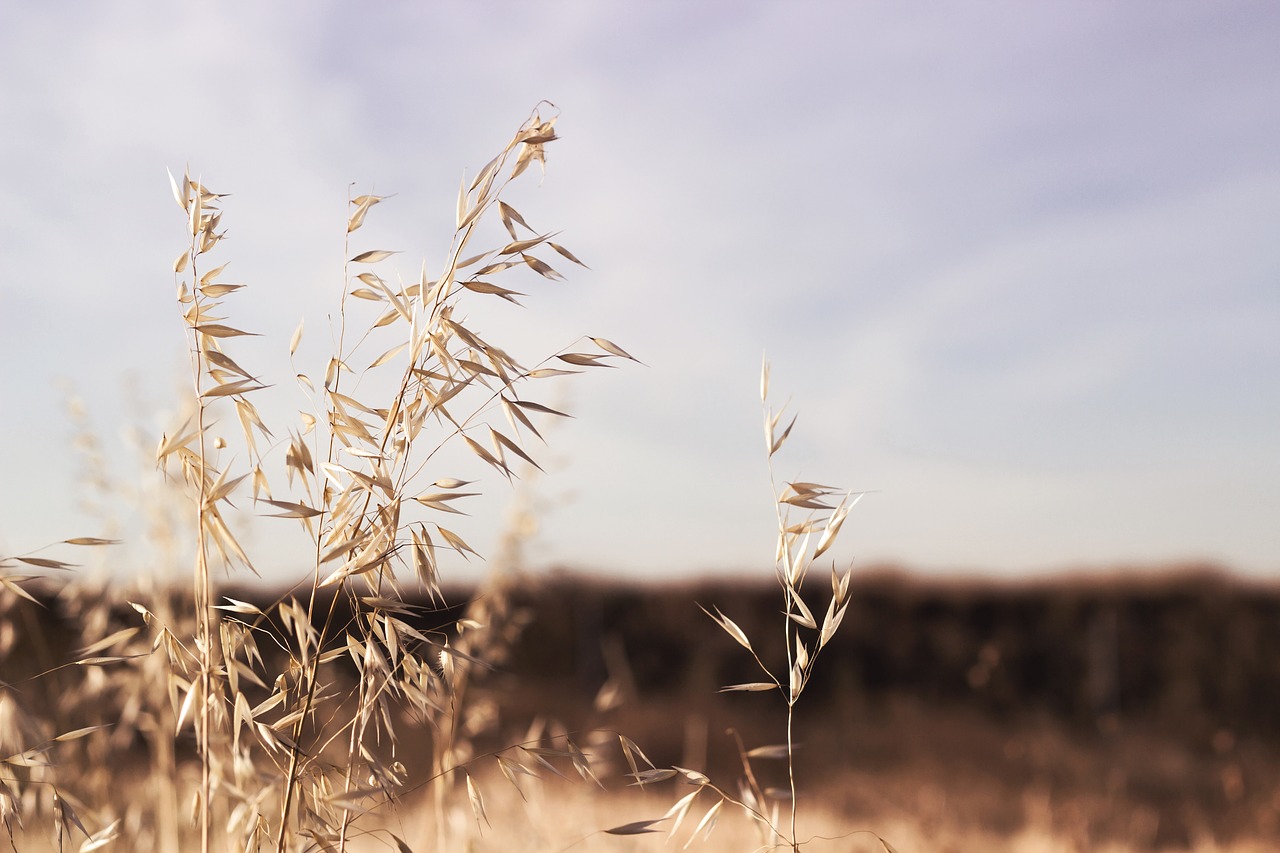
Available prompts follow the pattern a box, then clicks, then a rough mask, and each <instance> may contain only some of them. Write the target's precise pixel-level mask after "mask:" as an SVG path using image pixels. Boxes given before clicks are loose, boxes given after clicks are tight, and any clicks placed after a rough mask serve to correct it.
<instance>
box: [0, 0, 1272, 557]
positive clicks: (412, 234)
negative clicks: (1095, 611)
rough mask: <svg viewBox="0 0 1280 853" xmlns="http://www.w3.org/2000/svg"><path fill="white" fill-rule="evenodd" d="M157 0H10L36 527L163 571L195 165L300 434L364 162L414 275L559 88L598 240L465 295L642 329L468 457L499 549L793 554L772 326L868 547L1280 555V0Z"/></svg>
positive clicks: (779, 371) (991, 553)
mask: <svg viewBox="0 0 1280 853" xmlns="http://www.w3.org/2000/svg"><path fill="white" fill-rule="evenodd" d="M164 12H165V14H157V7H156V6H155V4H152V3H144V2H133V1H132V0H103V2H95V3H47V4H35V5H31V4H27V5H24V6H19V5H18V4H8V5H6V6H4V7H3V9H0V79H3V81H4V83H3V86H0V127H3V128H4V132H3V133H2V134H0V364H2V365H3V367H2V368H0V429H2V430H3V431H2V432H0V438H2V440H0V554H8V555H13V554H21V553H30V552H33V551H35V550H36V549H38V548H41V547H42V546H44V545H46V544H48V543H50V542H55V541H57V540H60V539H64V538H67V537H70V536H89V535H106V534H111V535H119V536H120V537H121V538H124V539H126V540H127V541H126V544H125V545H122V546H121V548H120V549H119V550H117V551H115V552H113V554H112V556H110V557H109V558H108V559H109V561H113V562H112V569H113V570H114V571H115V572H116V573H117V574H120V575H128V574H130V573H131V572H134V571H142V570H144V569H148V568H149V569H150V570H161V571H163V570H164V569H159V568H158V567H157V566H156V565H154V563H155V562H156V561H163V560H164V559H166V558H164V557H162V556H159V555H160V554H161V552H160V551H158V550H157V549H155V548H152V549H151V550H147V549H146V548H145V547H142V546H143V545H145V543H139V542H138V541H137V540H139V539H145V538H146V536H148V535H149V534H147V532H146V527H147V523H146V522H145V521H144V520H142V519H143V517H144V516H145V515H146V512H147V511H146V509H145V507H146V505H147V504H146V501H147V498H145V497H144V496H145V495H147V494H151V495H152V498H150V500H152V501H153V502H154V501H155V500H156V498H155V494H156V493H157V492H156V489H157V486H156V479H157V477H158V476H159V475H158V474H157V473H156V472H155V471H154V470H152V468H151V467H150V465H149V463H148V462H147V460H145V459H142V458H140V455H139V454H138V453H137V452H136V451H135V449H134V447H133V443H134V441H135V440H134V439H133V438H131V436H136V435H143V436H145V439H144V440H143V442H142V443H143V444H144V445H146V447H147V449H148V450H149V449H150V448H151V447H154V441H155V438H156V437H157V436H158V435H159V433H160V432H161V431H163V430H166V429H172V428H173V426H174V424H175V418H176V417H177V414H176V413H177V411H178V407H179V398H180V395H181V394H182V389H183V388H184V387H185V385H184V383H187V382H189V373H188V367H187V362H186V352H185V349H184V339H183V327H182V323H181V320H180V318H179V312H178V309H177V305H176V303H175V300H174V293H175V289H174V288H175V285H174V277H173V273H172V268H171V265H172V263H173V259H174V257H176V256H177V254H178V253H179V252H180V251H181V250H182V248H183V246H184V233H183V226H184V218H183V214H182V212H181V211H180V210H179V209H178V208H177V206H176V205H175V203H174V200H173V197H172V195H171V192H170V189H169V184H168V178H167V177H166V174H165V170H166V169H170V170H172V171H173V172H174V173H175V174H178V175H181V173H182V171H183V170H184V169H190V171H191V174H192V176H193V177H196V176H198V177H200V178H201V180H203V181H204V182H205V183H206V184H207V185H208V186H210V187H211V188H212V189H214V190H217V191H220V192H227V193H230V194H231V195H230V196H229V197H228V198H226V199H225V200H224V202H225V204H224V211H225V213H224V220H223V221H224V224H225V225H226V226H227V228H228V239H227V241H226V242H224V244H223V245H222V246H221V247H219V250H218V251H219V252H220V253H221V254H220V255H219V260H220V261H229V262H230V266H229V267H228V273H227V276H228V277H229V278H230V279H233V280H235V281H238V282H242V283H244V284H246V285H247V286H248V287H247V289H246V290H245V291H244V292H243V293H242V294H237V295H236V296H235V297H234V298H232V299H229V301H228V304H227V307H228V309H229V311H230V313H231V314H232V315H233V319H234V320H235V322H236V323H237V324H238V325H240V326H241V327H242V328H246V329H251V330H253V331H256V332H259V333H261V335H262V337H261V338H255V339H253V340H252V341H248V342H246V343H245V345H244V347H242V348H237V349H236V353H237V354H244V356H245V358H244V359H243V360H244V361H248V362H250V363H252V364H253V365H254V366H255V370H256V371H258V372H260V373H261V374H262V375H263V376H264V377H265V378H266V380H267V381H269V382H271V383H272V384H273V387H272V388H271V389H270V390H269V391H264V392H261V393H262V394H265V395H272V396H270V399H269V401H268V402H263V403H260V404H261V405H263V406H264V411H265V412H267V413H268V414H269V415H270V418H271V421H270V422H271V423H274V424H276V425H277V428H278V432H279V433H283V432H284V431H285V429H287V428H288V427H289V426H293V425H296V422H297V421H296V417H297V416H296V414H295V413H296V412H297V411H298V410H299V409H300V408H304V407H305V406H306V399H305V397H304V396H303V395H302V394H301V393H300V392H299V391H298V389H297V387H296V384H295V382H294V381H293V378H292V377H293V374H294V373H295V368H294V366H292V365H291V364H290V361H289V358H288V353H287V345H288V341H289V338H290V335H291V333H292V332H293V330H294V328H295V327H296V326H297V325H298V323H299V321H300V320H304V319H305V322H306V329H307V331H306V335H305V337H304V344H303V346H302V347H301V348H300V350H299V369H304V368H306V365H308V364H309V365H310V367H309V368H307V372H310V373H311V374H312V375H315V376H319V375H322V374H323V365H324V363H325V362H326V360H327V358H328V355H329V353H330V349H329V348H328V338H329V336H330V332H329V331H328V329H329V328H330V325H329V324H330V321H329V317H330V316H331V315H332V312H333V311H334V309H335V307H336V305H337V300H338V296H339V294H340V291H341V288H342V287H343V278H342V276H343V273H342V261H343V251H344V242H343V241H344V237H345V234H344V231H345V222H346V215H347V200H348V198H349V197H350V194H359V193H364V192H375V193H378V194H380V195H386V194H394V195H393V197H392V198H389V199H388V200H387V201H386V202H385V203H383V204H381V205H379V206H378V207H377V208H375V209H374V211H373V212H372V213H371V214H370V216H369V218H368V220H367V222H366V225H365V226H364V228H363V229H362V231H361V232H360V235H359V236H360V239H362V240H366V241H368V242H367V243H361V244H360V245H361V246H362V247H366V248H384V249H394V250H398V251H400V252H401V254H399V255H397V256H396V257H395V259H394V260H393V261H389V262H387V263H388V264H390V266H389V267H384V273H390V272H391V271H398V272H399V273H400V274H401V275H403V276H404V277H405V278H414V277H416V276H417V275H418V271H419V268H420V266H421V265H422V264H423V263H424V262H425V263H426V265H427V267H428V268H429V269H432V270H435V269H438V268H439V266H440V265H441V263H442V262H443V259H444V256H445V252H446V251H447V249H448V245H449V240H450V237H451V235H452V230H453V217H454V205H455V197H456V193H457V186H458V182H459V180H460V179H461V178H462V176H463V175H464V174H466V175H474V174H475V172H476V170H478V169H479V168H480V166H482V165H483V164H484V163H485V162H486V161H487V160H488V159H489V158H490V157H491V156H492V155H493V154H495V153H497V151H498V150H499V149H500V148H501V146H502V145H503V144H505V142H506V140H507V139H508V138H509V137H510V136H511V134H512V133H513V132H514V130H515V129H516V128H517V127H518V126H519V125H520V124H521V122H523V121H524V120H525V119H526V117H527V116H528V115H529V113H530V111H531V110H532V109H533V108H534V107H535V105H537V104H538V103H539V102H541V101H543V100H545V101H549V102H552V103H554V105H555V109H552V108H550V107H546V106H544V107H543V113H544V114H545V115H551V114H558V116H559V117H558V119H557V125H556V127H557V130H558V132H559V134H560V136H561V138H560V139H559V140H557V141H556V142H555V143H553V144H552V145H551V146H549V148H548V164H547V172H546V176H545V178H535V179H534V180H532V181H528V182H526V183H525V184H524V185H523V186H521V187H518V188H516V191H515V193H514V195H513V199H512V201H513V204H515V205H516V207H517V208H518V209H519V210H520V211H521V212H522V213H523V214H524V216H525V217H526V219H528V220H530V221H531V223H532V224H533V225H534V227H535V228H537V229H539V230H557V231H559V232H560V236H559V237H557V238H556V239H557V241H559V242H561V243H563V244H564V245H566V246H567V247H568V248H570V249H571V250H572V251H573V252H574V253H575V254H576V255H577V256H578V257H580V258H582V259H583V260H584V261H585V262H586V263H587V264H588V265H589V266H590V269H589V270H587V269H572V270H570V269H567V268H566V269H563V270H562V271H563V272H564V273H565V274H566V279H567V280H566V281H564V282H560V283H555V284H546V283H539V282H538V281H536V280H528V279H525V280H521V281H520V282H519V284H515V283H510V284H508V286H514V287H516V288H517V289H519V290H523V291H525V292H527V293H528V294H529V295H528V297H527V298H526V299H525V300H524V302H525V306H526V307H525V308H523V309H518V308H515V307H514V306H507V305H506V304H505V303H499V302H498V300H494V299H490V300H488V301H487V302H483V303H479V304H477V305H476V306H475V308H474V313H473V315H472V316H473V317H474V318H475V320H476V322H477V324H479V325H481V326H482V327H483V328H485V329H492V330H493V332H492V334H491V337H492V339H495V340H498V339H500V340H504V341H507V342H508V344H509V346H510V348H511V351H512V352H513V353H519V354H522V355H527V356H528V360H530V361H536V360H538V358H540V357H541V356H542V355H545V354H548V353H550V352H553V351H555V350H557V349H560V348H562V347H565V346H568V345H571V344H573V342H574V341H576V340H578V339H579V337H580V336H582V335H593V336H600V337H605V338H608V339H610V340H612V341H615V342H617V343H618V344H620V345H621V346H623V347H625V348H626V349H627V350H628V351H629V352H631V353H633V354H634V355H635V356H636V357H637V358H639V359H640V360H641V361H643V362H644V364H643V365H631V364H628V365H626V366H622V367H620V368H619V369H617V370H610V371H596V372H592V373H589V374H588V375H584V376H579V377H573V378H572V381H569V382H564V383H561V384H559V385H549V386H548V389H549V390H548V391H547V392H545V393H546V395H548V396H545V397H543V398H542V399H543V401H544V402H548V403H549V404H552V405H557V406H564V407H567V408H568V409H569V410H570V411H571V412H572V413H573V414H574V418H573V420H571V421H564V422H560V423H557V424H556V425H555V426H554V428H552V429H550V430H549V431H548V433H547V438H548V442H549V446H548V447H547V448H544V449H541V450H540V451H539V452H540V457H539V458H540V459H541V461H543V463H544V467H545V468H546V469H547V474H546V475H545V476H541V475H540V476H538V477H536V478H535V477H530V478H526V479H525V480H523V481H522V482H521V484H520V485H519V486H518V487H516V488H512V487H511V486H509V485H508V484H507V483H506V482H505V481H504V480H502V479H501V478H500V477H497V476H496V475H494V474H493V473H492V472H488V473H486V472H485V471H483V470H476V471H471V472H470V473H471V474H477V475H479V477H480V482H479V483H478V484H477V485H478V486H480V487H481V488H482V489H483V491H484V493H485V496H484V497H483V498H482V499H473V503H472V504H471V505H470V506H469V510H470V512H471V513H472V517H471V518H470V519H466V520H463V521H462V522H461V524H462V527H461V528H460V529H461V530H464V531H465V532H466V534H467V536H468V538H469V541H471V542H472V544H474V545H475V546H476V548H477V550H479V551H481V552H483V553H489V554H493V553H495V551H496V550H497V548H498V542H499V538H500V536H501V534H502V530H503V529H504V525H508V524H509V522H508V518H509V511H510V507H511V506H512V505H513V504H515V503H516V502H517V501H522V502H523V503H524V505H526V506H528V507H530V508H531V511H532V513H533V515H534V517H535V518H536V520H537V531H536V533H535V534H534V535H533V536H532V538H531V539H530V540H529V541H528V542H527V550H526V559H527V560H528V562H529V563H530V564H531V565H539V566H553V565H555V566H565V567H570V568H574V569H578V570H582V571H594V572H602V573H606V574H610V575H615V576H622V577H626V578H632V579H647V578H661V579H672V578H681V577H689V576H696V575H702V574H707V573H723V572H735V571H751V572H768V567H769V566H771V565H772V560H773V550H774V544H773V543H774V536H775V532H774V526H773V525H774V518H773V508H772V499H771V496H770V481H769V470H768V467H767V465H766V463H765V454H764V440H763V438H762V434H761V420H762V413H761V406H760V400H759V394H758V382H759V371H760V364H761V360H762V358H763V357H766V356H767V358H768V359H769V361H770V363H771V365H772V395H773V397H774V398H776V402H777V403H781V402H783V401H787V400H790V409H791V410H792V411H795V412H798V414H799V420H798V422H797V425H796V428H795V431H794V433H793V436H792V438H791V439H790V441H789V443H788V445H787V446H786V447H785V448H784V449H783V450H782V451H781V452H780V453H779V454H778V456H777V457H775V459H774V463H775V470H776V474H777V476H778V478H779V479H780V480H790V479H804V480H811V481H818V482H822V483H828V484H832V485H836V486H840V487H842V488H845V489H852V490H858V491H866V492H868V494H867V495H866V497H865V498H864V499H863V500H862V501H861V503H860V504H859V505H858V507H857V508H856V509H855V511H854V513H853V515H852V516H851V517H850V520H849V522H848V523H847V524H846V526H845V528H844V532H843V533H842V537H841V538H842V543H843V544H842V551H841V552H840V554H839V559H840V560H841V561H843V562H845V563H847V562H848V561H849V560H853V561H854V562H853V565H854V566H855V567H856V566H859V565H872V564H876V563H881V562H892V563H895V564H898V565H902V566H905V567H909V568H912V569H915V570H918V571H922V572H927V573H932V574H940V575H948V574H955V573H965V574H972V573H980V574H990V575H997V576H1000V577H1027V576H1034V575H1037V574H1043V573H1046V572H1056V571H1061V570H1071V569H1105V568H1108V567H1115V566H1133V567H1139V568H1141V567H1153V566H1157V565H1161V564H1166V563H1169V562H1182V561H1210V562H1213V563H1215V564H1219V565H1221V566H1223V567H1225V568H1228V569H1230V570H1233V571H1237V572H1240V573H1244V574H1248V575H1252V576H1257V577H1261V578H1275V577H1280V523H1278V522H1277V519H1280V428H1278V426H1280V334H1276V329H1277V328H1280V240H1278V239H1277V238H1276V234H1277V233H1278V232H1280V144H1278V143H1280V98H1277V97H1276V93H1277V92H1280V7H1277V6H1275V5H1274V4H1268V3H1261V2H1259V3H1248V2H1241V3H1216V2H1159V3H1156V2H1133V3H1123V4H1118V3H1104V2H1076V3H1059V4H1026V3H1019V2H971V3H963V4H924V3H902V2H856V3H853V2H850V3H837V2H830V3H816V2H788V3H767V2H748V0H738V2H732V3H729V2H699V3H687V2H646V3H630V4H622V3H604V2H599V3H587V2H547V3H539V4H527V3H431V4H424V3H408V2H388V3H380V4H346V3H334V2H306V3H302V2H279V3H270V4H266V3H256V2H225V3H218V4H200V5H195V4H171V5H169V6H166V7H165V9H164ZM564 266H569V265H564ZM70 396H74V397H76V398H77V399H79V400H80V401H81V404H82V406H83V410H84V411H85V412H86V417H87V419H88V420H87V423H88V424H89V427H90V429H91V430H92V432H93V434H94V435H95V436H96V437H97V440H98V441H99V446H100V449H101V451H102V453H103V454H104V456H105V457H106V458H107V459H108V462H107V470H108V472H109V477H110V480H111V482H112V484H113V485H112V486H111V488H110V494H109V496H108V497H107V498H106V499H105V500H103V499H101V498H99V500H98V503H99V505H100V506H102V507H105V509H106V510H107V511H106V513H105V514H103V513H102V512H96V513H95V512H88V511H86V509H85V508H84V506H83V505H84V504H85V503H86V501H87V500H88V499H89V498H90V497H92V495H91V494H90V492H89V490H88V489H87V487H86V485H85V478H84V471H85V463H84V461H83V459H82V458H81V457H80V456H79V455H78V454H77V452H76V451H75V449H74V444H75V440H76V436H77V433H78V430H79V428H78V427H77V426H76V423H75V422H74V421H73V419H72V418H71V417H70V416H69V415H68V414H67V401H68V399H69V397H70ZM262 399H264V398H259V400H262ZM282 455H283V448H282V447H278V448H276V450H275V451H274V455H273V456H272V457H271V458H273V459H275V460H276V461H277V462H278V461H279V459H280V457H282ZM141 456H143V457H145V456H146V453H145V452H144V453H142V454H141ZM441 473H442V475H449V476H453V475H455V474H454V472H452V471H442V472H441ZM280 496H281V495H277V497H280ZM267 523H269V524H270V525H271V526H270V527H265V526H262V525H263V524H266V523H257V524H250V526H249V527H248V528H247V529H246V532H245V533H244V536H245V540H246V542H247V543H248V544H249V546H250V547H253V548H257V549H261V552H262V553H265V554H266V555H267V557H266V559H265V560H260V561H259V567H260V569H261V570H262V571H263V572H264V574H265V575H266V576H267V577H268V578H270V579H276V578H281V579H283V578H293V577H295V576H300V575H304V574H305V573H306V571H307V570H308V564H307V556H306V555H307V550H306V548H305V542H301V543H300V542H299V541H298V540H299V534H298V531H297V530H296V525H295V523H293V522H281V521H270V522H267ZM282 525H283V526H282ZM286 528H287V529H286ZM299 544H301V545H302V546H303V547H297V546H298V545H299ZM134 546H138V547H139V548H140V550H133V551H131V550H129V549H130V548H131V547H134ZM42 553H45V552H42ZM255 553H257V552H256V551H255ZM449 571H457V572H460V573H462V574H463V575H465V574H466V573H467V572H474V571H475V568H474V567H464V566H461V565H458V566H446V575H447V574H448V572H449Z"/></svg>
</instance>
